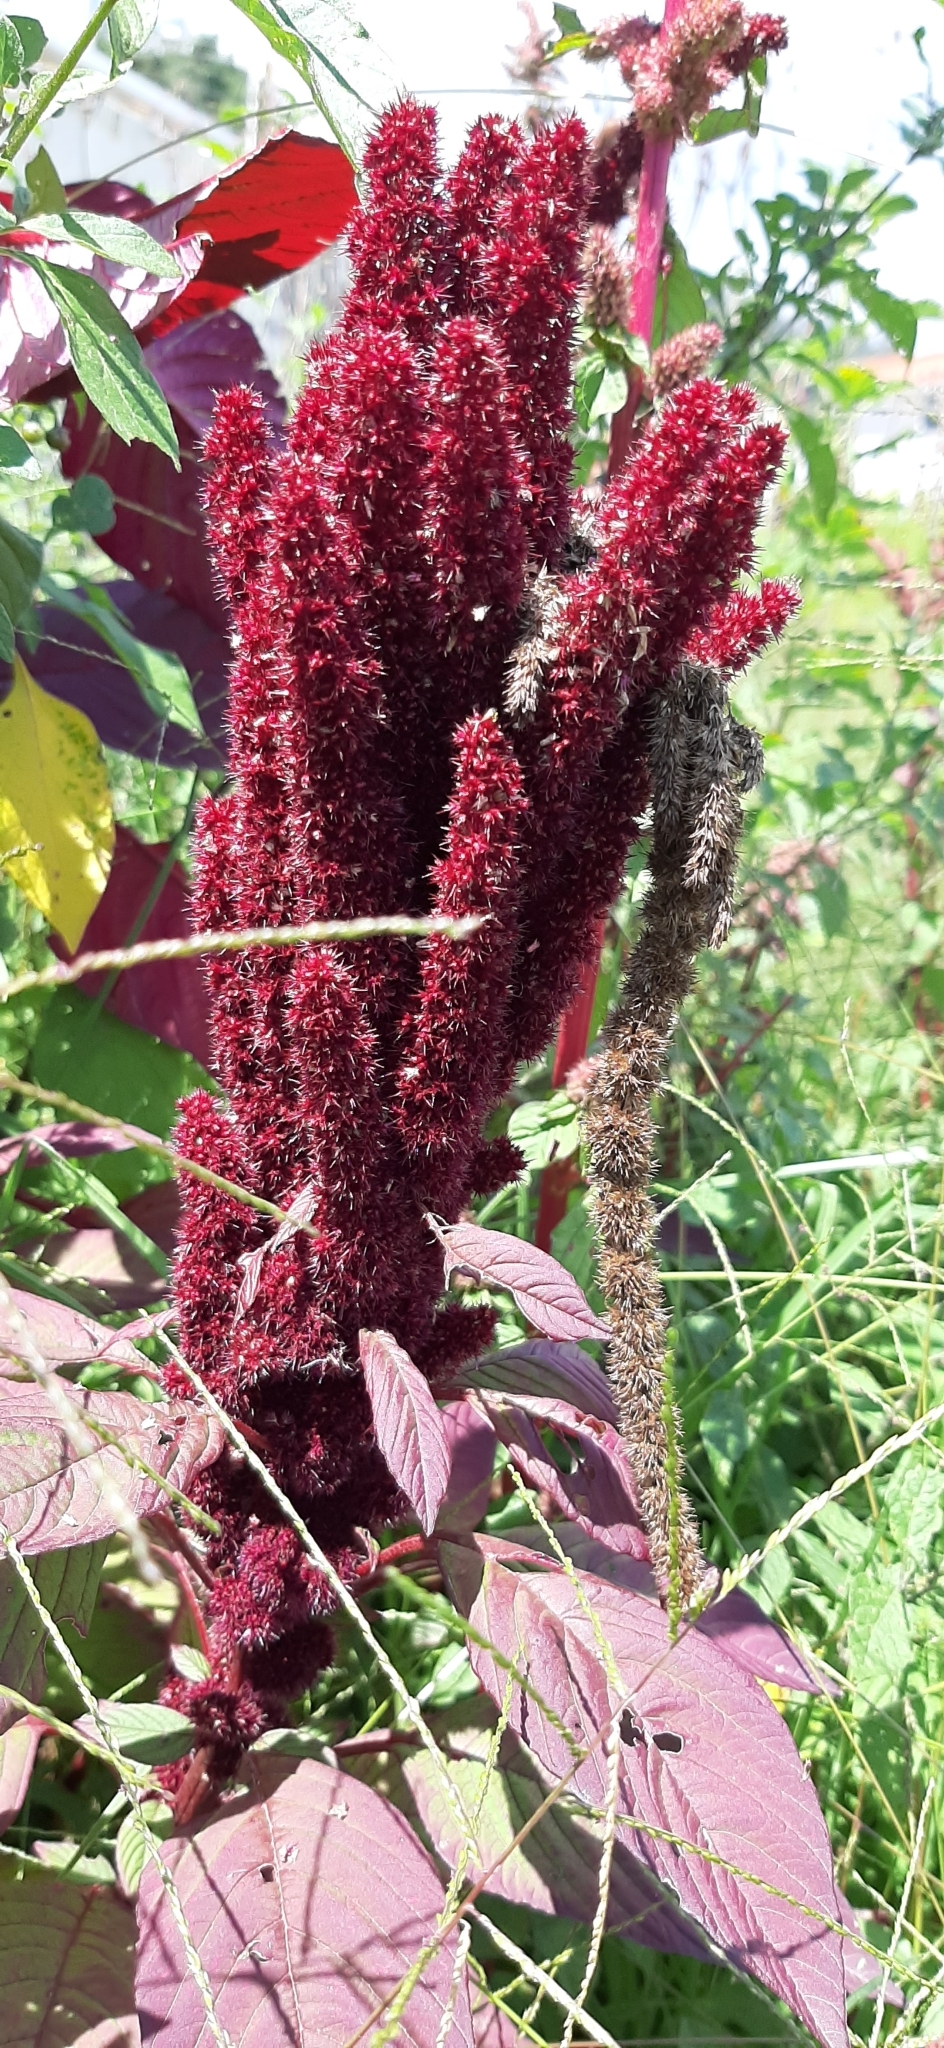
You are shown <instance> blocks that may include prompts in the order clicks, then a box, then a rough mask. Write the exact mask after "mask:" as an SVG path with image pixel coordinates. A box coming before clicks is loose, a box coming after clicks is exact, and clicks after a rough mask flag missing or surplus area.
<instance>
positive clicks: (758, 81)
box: [692, 59, 766, 143]
mask: <svg viewBox="0 0 944 2048" xmlns="http://www.w3.org/2000/svg"><path fill="white" fill-rule="evenodd" d="M762 61H764V59H762ZM764 84H766V72H764V78H760V76H754V74H752V70H749V72H747V90H745V96H743V106H713V109H711V113H706V115H702V119H700V121H696V123H694V127H692V141H694V143H706V141H719V139H721V137H723V135H739V133H741V131H745V133H747V135H756V133H758V129H760V104H762V92H760V90H758V86H764Z"/></svg>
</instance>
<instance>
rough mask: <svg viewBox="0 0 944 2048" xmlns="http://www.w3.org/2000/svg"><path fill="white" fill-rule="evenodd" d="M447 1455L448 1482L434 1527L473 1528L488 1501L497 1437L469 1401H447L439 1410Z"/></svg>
mask: <svg viewBox="0 0 944 2048" xmlns="http://www.w3.org/2000/svg"><path fill="white" fill-rule="evenodd" d="M440 1416H441V1420H442V1426H443V1432H444V1434H445V1438H446V1450H447V1454H448V1457H449V1483H448V1485H447V1487H446V1491H445V1493H444V1494H443V1497H442V1500H441V1501H440V1503H439V1514H438V1516H437V1518H436V1519H437V1527H438V1528H440V1529H452V1530H468V1529H474V1528H476V1526H477V1525H478V1523H479V1522H480V1521H481V1519H482V1516H483V1515H484V1513H485V1511H486V1508H487V1507H488V1503H489V1496H490V1493H491V1485H492V1470H493V1467H494V1464H495V1449H496V1445H497V1441H498V1439H497V1437H496V1435H495V1431H494V1430H493V1428H492V1425H491V1423H490V1422H486V1420H485V1417H484V1415H480V1414H479V1412H478V1409H477V1408H474V1407H473V1406H472V1403H471V1401H449V1402H447V1404H446V1406H445V1408H443V1409H441V1410H440Z"/></svg>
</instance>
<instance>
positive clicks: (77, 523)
mask: <svg viewBox="0 0 944 2048" xmlns="http://www.w3.org/2000/svg"><path fill="white" fill-rule="evenodd" d="M49 516H50V519H51V520H52V523H53V526H54V527H55V529H56V531H57V532H58V533H92V534H95V533H108V532H109V531H110V529H111V528H112V527H113V526H114V524H115V500H114V498H113V496H112V490H111V485H110V484H106V482H105V479H104V477H102V476H93V475H91V474H90V475H88V476H80V477H77V478H76V480H75V483H74V484H73V486H72V489H71V491H59V492H58V494H57V496H56V497H55V498H54V499H53V501H52V505H51V506H50V510H49Z"/></svg>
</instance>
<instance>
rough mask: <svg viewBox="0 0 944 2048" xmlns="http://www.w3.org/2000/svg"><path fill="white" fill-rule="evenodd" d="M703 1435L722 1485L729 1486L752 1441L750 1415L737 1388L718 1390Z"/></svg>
mask: <svg viewBox="0 0 944 2048" xmlns="http://www.w3.org/2000/svg"><path fill="white" fill-rule="evenodd" d="M700 1433H701V1440H702V1443H703V1444H704V1446H705V1449H706V1451H707V1452H708V1456H709V1458H710V1459H711V1462H712V1465H713V1466H714V1469H715V1471H716V1473H717V1475H718V1478H719V1479H720V1481H721V1484H722V1486H730V1484H731V1481H732V1479H733V1478H734V1474H735V1472H736V1470H737V1468H738V1466H739V1464H740V1462H741V1459H742V1458H743V1456H744V1453H745V1451H746V1450H747V1447H748V1444H749V1442H750V1431H749V1428H748V1421H747V1414H746V1412H745V1408H744V1403H743V1401H742V1399H741V1396H740V1394H739V1393H738V1392H737V1389H736V1388H735V1387H719V1388H718V1390H717V1392H716V1393H714V1394H712V1396H711V1398H710V1400H709V1402H708V1405H707V1407H706V1409H705V1412H704V1415H703V1416H702V1419H701V1432H700Z"/></svg>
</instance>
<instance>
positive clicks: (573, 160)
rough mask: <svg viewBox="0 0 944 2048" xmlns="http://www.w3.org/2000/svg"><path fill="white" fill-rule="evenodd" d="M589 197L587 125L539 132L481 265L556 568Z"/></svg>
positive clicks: (536, 543)
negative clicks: (573, 340) (576, 309)
mask: <svg viewBox="0 0 944 2048" xmlns="http://www.w3.org/2000/svg"><path fill="white" fill-rule="evenodd" d="M587 199H588V172H587V145H586V136H585V134H584V130H583V127H582V125H581V123H580V122H579V121H576V120H571V121H560V122H558V124H557V126H556V127H551V128H545V129H542V131H541V133H540V134H539V135H538V137H537V139H536V141H534V142H533V143H532V145H531V148H530V150H529V151H528V152H527V155H526V156H525V157H524V159H523V160H522V163H521V164H520V166H519V168H518V172H517V175H516V177H515V180H514V183H513V185H512V189H511V191H510V192H509V194H508V196H507V198H506V199H505V200H504V201H503V204H502V206H501V208H500V210H499V214H498V219H497V222H496V229H495V239H494V241H493V243H492V245H491V247H490V248H489V249H488V250H487V251H486V254H485V258H484V266H483V267H484V275H485V293H486V303H487V305H488V308H489V311H490V313H491V317H492V318H493V319H494V322H495V328H496V332H497V336H498V339H499V341H500V344H501V347H502V351H503V354H504V357H505V361H506V363H507V366H508V378H509V390H510V400H511V406H510V410H511V417H512V420H513V422H514V426H515V429H516V431H517V434H518V437H519V439H520V441H521V444H522V447H523V448H524V450H525V452H526V454H527V457H528V460H529V464H530V478H529V485H530V491H531V506H530V513H529V518H528V531H529V539H530V543H531V549H532V552H533V554H534V556H535V558H536V560H537V561H539V562H540V561H543V560H546V561H548V562H550V563H551V565H552V566H554V565H556V563H557V561H558V560H559V557H560V553H561V547H562V541H563V536H564V534H565V533H566V530H567V525H568V515H569V494H570V471H571V464H572V460H573V456H572V450H571V447H570V442H569V439H568V436H569V432H570V427H571V424H572V419H573V410H572V402H571V337H572V333H573V316H574V307H575V300H576V297H577V293H578V289H579V268H580V250H581V245H582V241H583V233H584V228H585V224H586V211H587Z"/></svg>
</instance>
